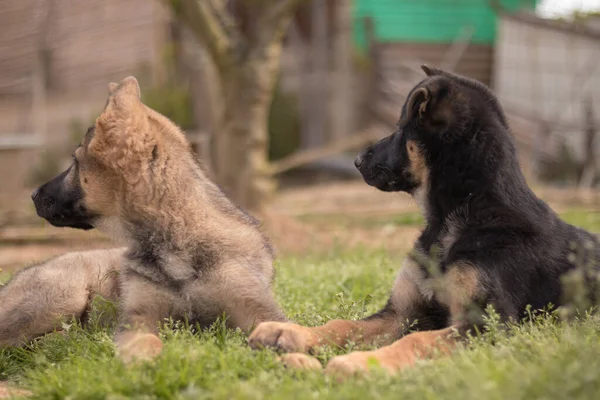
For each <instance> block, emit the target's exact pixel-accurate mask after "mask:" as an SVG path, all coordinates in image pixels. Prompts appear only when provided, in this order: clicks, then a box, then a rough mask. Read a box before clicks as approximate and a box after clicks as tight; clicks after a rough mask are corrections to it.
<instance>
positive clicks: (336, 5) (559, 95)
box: [0, 0, 600, 271]
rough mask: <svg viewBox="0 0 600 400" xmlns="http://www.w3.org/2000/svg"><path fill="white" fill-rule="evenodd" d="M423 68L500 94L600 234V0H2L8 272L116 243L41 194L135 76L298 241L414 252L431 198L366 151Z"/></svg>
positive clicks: (525, 139) (541, 172)
mask: <svg viewBox="0 0 600 400" xmlns="http://www.w3.org/2000/svg"><path fill="white" fill-rule="evenodd" d="M422 63H427V64H429V65H432V66H436V67H438V68H442V69H445V70H448V71H454V72H456V73H459V74H463V75H466V76H470V77H473V78H476V79H478V80H480V81H481V82H483V83H485V84H486V85H489V86H491V88H492V89H493V90H494V92H495V93H496V94H497V95H498V97H499V98H500V101H501V103H502V105H503V107H504V109H505V111H506V113H507V115H508V117H509V120H510V124H511V127H512V130H513V133H514V135H515V138H516V141H517V143H518V150H519V156H520V159H521V165H522V167H523V169H524V171H525V173H526V176H527V178H528V180H529V182H530V184H531V185H532V186H533V187H534V188H535V190H536V191H537V192H538V194H539V195H540V196H542V197H543V198H544V199H545V200H547V201H549V202H550V203H551V205H552V206H553V207H555V208H556V209H557V210H558V211H559V212H564V213H567V214H568V213H571V214H572V219H574V220H578V219H582V220H585V221H588V222H589V221H592V222H591V223H590V224H591V225H590V226H591V227H592V228H591V229H595V230H597V231H600V213H599V208H600V196H599V194H598V187H599V185H600V163H599V162H598V161H597V154H599V153H598V152H599V151H600V139H599V138H598V136H599V135H598V130H599V129H600V90H599V89H600V0H201V1H195V0H163V1H159V0H154V1H151V0H86V1H75V0H20V1H15V0H0V181H1V182H2V186H1V188H0V268H4V269H5V271H7V270H11V269H14V268H17V267H18V266H21V265H23V264H27V263H31V262H33V261H36V260H40V259H43V258H46V257H48V256H50V255H53V254H57V253H61V252H64V251H66V250H69V249H78V248H88V247H102V246H113V244H111V243H110V242H108V241H107V240H106V239H105V238H104V237H102V236H101V235H100V234H98V233H84V232H81V231H75V230H71V229H54V228H51V227H49V226H47V224H46V223H45V222H44V221H42V220H41V219H39V218H37V217H36V216H35V212H34V211H33V207H32V205H31V204H30V203H31V201H30V199H29V194H30V192H31V189H32V188H33V187H35V186H36V185H38V184H40V183H42V182H44V181H46V180H48V179H50V178H52V177H53V176H55V175H56V174H57V173H59V172H60V171H62V170H63V168H65V166H66V165H68V163H69V162H70V154H71V153H72V151H73V149H74V148H75V147H76V146H77V145H78V143H79V141H80V139H81V137H82V135H83V134H84V132H85V130H86V128H87V127H88V126H89V125H91V124H93V122H94V119H95V118H96V116H97V115H98V114H99V112H100V111H101V109H102V107H103V106H104V103H105V101H106V95H107V84H108V83H109V82H111V81H117V82H118V81H120V80H121V79H122V78H124V77H125V76H127V75H134V76H136V77H137V78H138V80H139V81H140V84H141V87H142V93H143V100H144V102H145V103H146V104H147V105H149V106H150V107H152V108H154V109H156V110H157V111H159V112H161V113H163V114H164V115H166V116H168V117H169V118H171V119H172V120H173V121H175V122H176V123H177V124H179V125H180V126H181V128H182V129H183V130H184V131H185V132H186V134H187V136H188V138H189V140H190V142H191V143H192V144H193V147H194V150H195V151H196V152H197V154H198V156H199V158H200V159H201V160H202V161H203V163H204V164H205V165H206V168H207V170H208V171H209V174H210V176H211V177H212V178H213V179H214V180H216V181H217V182H218V183H219V184H220V185H221V186H222V187H223V188H224V189H225V190H226V192H227V193H228V194H229V195H230V196H231V197H233V198H234V199H235V200H236V201H237V202H238V203H240V204H242V205H243V206H246V207H248V208H250V209H251V210H254V211H255V212H257V213H259V214H260V215H261V216H263V219H264V221H265V225H266V228H267V230H268V231H269V232H270V234H271V236H272V237H273V239H274V241H275V242H276V244H278V247H279V248H280V249H283V251H284V252H297V253H298V252H305V251H307V249H312V248H313V247H314V246H316V247H322V248H331V247H332V246H336V245H341V246H344V247H352V246H371V245H372V246H376V247H380V246H383V247H385V248H387V249H391V250H398V251H405V250H406V249H408V248H410V247H411V245H412V241H413V239H414V237H415V235H416V233H417V232H418V229H419V226H420V224H421V223H422V219H421V217H420V216H419V214H418V212H417V210H416V207H415V206H414V204H413V203H412V201H411V200H410V198H409V197H408V196H404V195H397V194H394V195H390V194H386V193H380V192H377V191H376V190H375V189H373V188H370V187H368V186H367V185H365V184H364V183H362V181H361V179H360V176H359V175H358V173H357V171H356V170H355V168H354V167H353V164H352V160H353V158H354V156H355V154H356V152H357V151H358V150H359V149H361V148H363V147H364V146H366V145H368V144H370V143H372V142H373V141H376V140H378V139H379V138H381V137H383V136H386V135H388V134H389V133H391V132H392V131H393V129H394V125H395V123H396V121H397V119H398V116H399V112H400V107H401V106H402V103H403V101H404V99H405V96H406V94H407V93H408V91H409V90H410V89H411V88H412V86H414V84H416V83H417V82H418V81H419V80H420V79H422V78H423V73H422V71H421V70H420V68H419V66H420V64H422ZM588 222H586V223H588ZM596 224H597V225H596Z"/></svg>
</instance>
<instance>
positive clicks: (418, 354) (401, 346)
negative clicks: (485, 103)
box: [325, 326, 464, 379]
mask: <svg viewBox="0 0 600 400" xmlns="http://www.w3.org/2000/svg"><path fill="white" fill-rule="evenodd" d="M461 332H464V330H463V327H462V326H452V327H449V328H444V329H439V330H435V331H425V332H415V333H412V334H410V335H407V336H405V337H403V338H402V339H400V340H398V341H397V342H395V343H393V344H392V345H390V346H385V347H382V348H380V349H377V350H374V351H355V352H352V353H350V354H346V355H343V356H338V357H334V358H332V359H331V360H329V363H328V364H327V368H326V369H325V372H326V373H327V374H330V375H335V376H336V377H338V378H342V379H343V378H345V377H347V376H350V375H353V374H355V373H357V372H366V371H368V368H369V364H370V363H371V362H372V363H373V364H375V365H378V366H380V367H381V368H384V369H385V370H386V371H388V372H390V373H395V372H397V371H398V370H400V369H402V368H404V367H408V366H411V365H413V364H415V363H416V362H417V360H418V359H419V358H429V357H431V356H433V355H435V354H437V353H439V354H449V353H450V352H451V351H452V350H453V349H454V347H455V346H456V343H457V341H458V340H459V338H460V336H458V335H457V333H461Z"/></svg>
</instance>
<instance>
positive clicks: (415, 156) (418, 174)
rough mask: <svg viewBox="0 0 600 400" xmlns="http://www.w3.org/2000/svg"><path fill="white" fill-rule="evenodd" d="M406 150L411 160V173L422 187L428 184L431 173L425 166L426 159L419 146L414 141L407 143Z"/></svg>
mask: <svg viewBox="0 0 600 400" xmlns="http://www.w3.org/2000/svg"><path fill="white" fill-rule="evenodd" d="M406 149H407V151H408V159H409V160H410V172H411V174H412V175H413V176H414V177H415V179H416V180H417V181H419V183H420V184H421V185H423V184H424V183H426V181H427V178H428V177H429V171H428V170H427V166H426V164H425V158H424V157H423V154H422V152H421V150H420V149H419V146H418V145H417V144H416V143H415V142H414V141H412V140H409V141H408V142H407V143H406Z"/></svg>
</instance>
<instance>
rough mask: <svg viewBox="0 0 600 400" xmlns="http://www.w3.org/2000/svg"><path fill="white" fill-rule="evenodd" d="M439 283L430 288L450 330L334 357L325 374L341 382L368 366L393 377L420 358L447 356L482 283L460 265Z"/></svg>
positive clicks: (470, 268) (415, 335)
mask: <svg viewBox="0 0 600 400" xmlns="http://www.w3.org/2000/svg"><path fill="white" fill-rule="evenodd" d="M410 265H411V264H409V266H410ZM439 279H440V281H439V282H435V283H434V284H433V285H432V287H433V288H434V290H435V292H436V293H435V294H436V296H437V298H438V299H439V300H440V302H442V303H443V304H446V305H447V306H448V308H449V310H450V315H451V317H452V320H453V326H451V327H449V328H445V329H440V330H435V331H424V332H416V333H411V334H409V335H407V336H405V337H403V338H402V339H400V340H398V341H397V342H395V343H393V344H391V345H389V346H385V347H382V348H380V349H377V350H374V351H364V352H354V353H350V354H348V355H345V356H339V357H334V358H333V359H331V360H330V362H329V364H328V365H327V368H326V373H328V374H331V375H335V376H337V377H339V378H345V377H348V376H350V375H353V374H355V373H359V372H360V373H365V372H368V369H369V365H370V363H374V365H379V366H380V367H382V368H384V369H385V370H387V371H388V372H391V373H395V372H398V371H399V370H401V369H402V368H405V367H408V366H411V365H413V364H415V363H416V361H417V360H418V359H420V358H429V357H432V356H434V355H437V354H449V353H450V352H451V351H452V350H453V349H454V347H455V346H456V343H457V341H458V340H460V339H459V336H458V335H456V333H457V331H460V330H461V329H462V328H463V326H464V322H465V319H464V318H465V314H466V312H467V310H468V307H469V306H470V305H471V304H472V303H473V301H474V300H475V299H476V297H477V295H478V293H479V292H480V288H481V284H482V283H481V280H480V277H479V274H478V272H477V270H476V269H475V268H474V267H473V266H472V265H469V264H464V263H458V264H454V265H451V266H449V268H448V270H447V272H446V273H445V274H444V275H443V277H442V278H439ZM422 284H423V283H421V284H420V285H422Z"/></svg>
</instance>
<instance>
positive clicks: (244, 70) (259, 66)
mask: <svg viewBox="0 0 600 400" xmlns="http://www.w3.org/2000/svg"><path fill="white" fill-rule="evenodd" d="M280 54H281V40H274V41H272V42H271V43H270V44H269V45H268V46H266V47H265V48H264V49H262V50H261V51H259V52H257V53H256V54H255V55H254V56H253V57H252V58H249V59H248V60H247V61H246V62H245V63H243V65H240V66H239V67H237V66H236V67H234V68H232V69H231V71H229V72H228V73H224V74H222V75H221V82H222V86H223V90H224V95H225V99H224V103H223V104H224V110H223V114H222V121H221V123H220V124H219V125H220V129H218V130H217V132H215V135H214V141H215V142H214V144H215V150H216V156H215V158H214V168H215V173H216V177H217V182H218V183H219V184H220V185H221V187H222V188H223V189H224V190H225V192H226V193H227V194H228V195H229V196H231V197H232V198H233V199H235V201H236V202H237V203H238V204H239V205H241V206H243V207H245V208H247V209H250V210H253V211H258V209H259V207H260V206H261V205H262V203H263V200H264V199H266V198H267V197H268V196H269V195H270V194H271V192H272V191H273V189H274V185H273V184H272V182H271V180H270V177H269V174H268V164H267V159H268V157H267V155H268V150H269V149H268V126H267V124H268V116H269V111H270V106H271V100H272V96H273V89H274V85H275V82H276V79H277V75H278V72H279V57H280Z"/></svg>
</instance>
